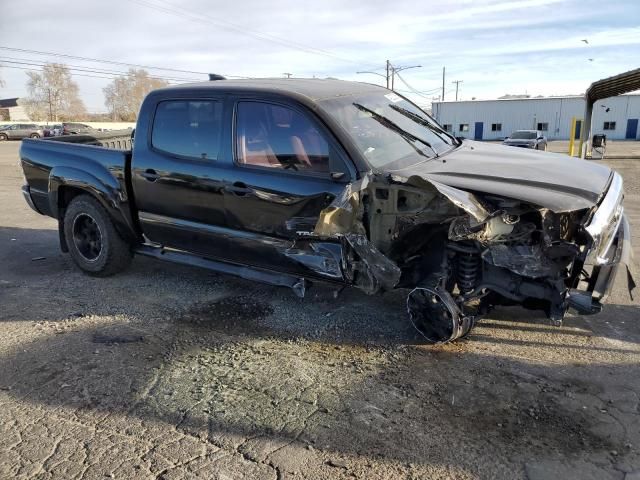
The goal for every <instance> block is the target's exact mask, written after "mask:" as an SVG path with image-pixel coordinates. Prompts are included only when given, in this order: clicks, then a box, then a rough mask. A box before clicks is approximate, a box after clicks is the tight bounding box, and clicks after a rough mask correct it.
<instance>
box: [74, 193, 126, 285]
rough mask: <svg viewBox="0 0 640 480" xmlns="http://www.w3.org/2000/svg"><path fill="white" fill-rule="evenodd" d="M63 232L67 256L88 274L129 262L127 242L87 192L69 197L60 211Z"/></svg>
mask: <svg viewBox="0 0 640 480" xmlns="http://www.w3.org/2000/svg"><path fill="white" fill-rule="evenodd" d="M64 236H65V239H66V240H67V245H68V246H69V254H70V255H71V258H72V259H73V261H74V262H75V264H76V265H77V266H78V267H80V269H81V270H83V271H84V272H86V273H88V274H89V275H94V276H97V277H106V276H109V275H113V274H115V273H118V272H120V271H122V270H124V269H125V268H126V267H127V266H129V264H130V263H131V259H132V257H133V253H132V249H131V245H130V244H129V243H127V242H126V241H125V240H124V239H123V238H122V237H121V236H120V234H119V233H118V232H117V230H116V229H115V227H114V225H113V222H112V221H111V218H110V217H109V214H108V213H107V211H106V210H105V209H104V207H103V206H102V205H100V202H98V201H97V200H96V199H95V198H93V197H91V196H89V195H80V196H77V197H75V198H74V199H73V200H71V203H70V204H69V206H68V207H67V210H66V211H65V215H64Z"/></svg>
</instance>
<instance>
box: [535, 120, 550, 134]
mask: <svg viewBox="0 0 640 480" xmlns="http://www.w3.org/2000/svg"><path fill="white" fill-rule="evenodd" d="M538 130H540V131H542V132H546V131H547V130H549V124H548V123H546V122H545V123H538Z"/></svg>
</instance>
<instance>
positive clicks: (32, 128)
mask: <svg viewBox="0 0 640 480" xmlns="http://www.w3.org/2000/svg"><path fill="white" fill-rule="evenodd" d="M27 137H29V138H41V137H44V131H43V130H42V127H40V126H38V125H36V124H35V123H15V124H13V125H8V126H6V127H5V128H3V129H2V130H0V141H4V140H22V139H23V138H27Z"/></svg>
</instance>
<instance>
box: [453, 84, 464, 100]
mask: <svg viewBox="0 0 640 480" xmlns="http://www.w3.org/2000/svg"><path fill="white" fill-rule="evenodd" d="M451 83H455V84H456V102H457V101H458V86H459V85H460V84H461V83H462V80H454V81H453V82H451Z"/></svg>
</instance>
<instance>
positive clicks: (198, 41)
mask: <svg viewBox="0 0 640 480" xmlns="http://www.w3.org/2000/svg"><path fill="white" fill-rule="evenodd" d="M179 2H180V3H179ZM53 5H54V4H52V3H51V2H50V1H42V0H40V1H35V0H22V1H21V6H20V8H15V9H13V8H12V9H4V11H3V14H2V16H0V46H8V47H18V48H24V49H32V50H41V51H51V52H58V53H65V54H71V55H76V56H85V57H92V58H100V59H109V60H118V61H123V62H129V63H136V64H145V65H152V66H161V67H170V68H177V69H184V70H194V71H203V72H209V71H214V72H220V73H223V74H230V75H242V76H281V75H282V73H284V72H290V73H293V74H294V75H295V76H301V77H310V76H314V75H315V76H318V77H325V76H334V77H339V78H344V79H353V80H355V79H358V80H364V81H371V82H380V81H384V80H383V79H381V78H380V77H377V76H375V75H357V74H356V73H355V72H357V71H359V70H377V71H378V72H380V73H382V72H383V67H384V62H385V60H386V59H389V60H391V61H392V62H393V63H394V64H396V65H405V66H407V65H417V64H419V65H422V68H416V69H411V70H407V71H406V72H404V73H403V78H404V79H405V80H406V81H407V82H408V83H409V84H410V85H411V86H412V87H413V88H415V89H417V90H419V91H421V92H425V93H423V94H422V95H415V96H414V97H413V98H414V99H415V100H417V101H419V103H421V104H426V103H430V99H431V98H432V97H434V96H437V95H439V94H440V91H439V87H441V83H442V79H441V75H442V67H443V66H446V68H447V79H446V84H445V88H446V98H447V99H453V96H454V88H455V87H454V85H453V84H452V83H451V81H453V80H462V81H463V83H462V84H460V98H462V99H471V98H473V97H475V98H495V97H497V96H500V95H503V94H507V93H509V94H519V93H525V92H526V93H529V94H531V95H554V94H555V95H561V94H580V93H582V92H584V90H585V89H586V87H587V86H588V85H589V84H590V83H591V82H592V81H594V80H597V79H600V78H603V77H607V76H610V75H614V74H617V73H620V72H623V71H626V70H630V69H633V68H638V67H640V1H638V0H622V1H609V2H602V1H593V0H565V1H561V0H514V1H498V0H487V1H479V0H474V1H471V0H458V1H446V2H433V1H424V0H423V1H415V0H395V1H394V2H389V1H382V0H350V1H349V2H345V1H344V0H323V1H322V2H313V3H311V2H303V1H300V0H295V1H290V0H270V1H269V2H264V1H263V0H243V1H240V2H221V1H206V0H181V1H180V0H112V1H110V2H100V1H88V2H79V3H77V4H76V3H73V4H72V6H71V8H53ZM582 39H586V40H587V41H588V43H585V42H583V41H582ZM16 59H18V60H16ZM25 59H27V61H36V62H41V61H46V60H53V59H54V58H51V57H47V56H39V55H33V54H28V53H17V52H10V51H6V50H0V64H2V63H4V65H5V67H4V68H1V67H0V75H1V76H2V78H3V79H4V80H5V83H6V85H5V87H4V88H0V97H2V98H4V97H11V96H20V95H24V94H25V93H26V90H25V87H24V84H25V82H26V75H25V71H24V70H20V69H17V68H8V67H10V66H18V65H19V64H16V63H8V61H12V62H16V61H21V60H25ZM590 59H591V60H590ZM3 60H4V62H3ZM68 63H73V64H76V65H82V66H84V67H85V68H95V67H98V68H103V69H104V68H107V69H111V70H125V69H126V67H117V66H106V65H104V64H99V63H90V62H86V61H82V62H81V61H79V60H76V61H71V60H68ZM35 68H37V67H35ZM153 73H155V74H160V75H178V74H170V73H168V72H162V71H156V70H154V71H153ZM183 76H185V77H189V78H194V79H204V77H203V76H201V75H186V74H184V75H183ZM76 81H77V82H78V84H79V86H80V90H81V94H82V97H83V99H84V100H85V103H86V104H87V107H88V109H89V110H90V111H101V110H104V105H103V96H102V88H103V87H104V86H105V85H106V84H107V83H108V82H109V80H107V79H96V78H88V77H80V76H77V77H76ZM397 86H398V88H400V89H402V90H406V87H405V86H404V85H402V84H401V83H398V84H397Z"/></svg>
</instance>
